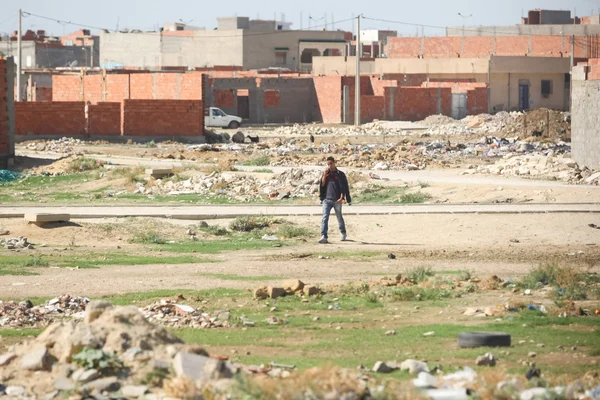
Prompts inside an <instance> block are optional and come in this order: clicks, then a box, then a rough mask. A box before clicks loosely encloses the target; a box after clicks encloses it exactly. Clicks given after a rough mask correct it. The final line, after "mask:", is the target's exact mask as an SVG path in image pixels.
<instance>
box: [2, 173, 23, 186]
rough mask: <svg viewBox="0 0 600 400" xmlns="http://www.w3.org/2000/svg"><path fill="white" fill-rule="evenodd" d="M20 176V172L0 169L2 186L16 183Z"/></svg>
mask: <svg viewBox="0 0 600 400" xmlns="http://www.w3.org/2000/svg"><path fill="white" fill-rule="evenodd" d="M19 176H20V175H19V173H18V172H15V171H9V170H7V169H0V184H3V183H10V182H13V181H16V180H17V179H19Z"/></svg>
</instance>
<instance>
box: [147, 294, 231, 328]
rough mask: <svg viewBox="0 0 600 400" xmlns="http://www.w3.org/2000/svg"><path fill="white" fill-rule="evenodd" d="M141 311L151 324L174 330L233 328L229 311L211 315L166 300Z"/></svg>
mask: <svg viewBox="0 0 600 400" xmlns="http://www.w3.org/2000/svg"><path fill="white" fill-rule="evenodd" d="M141 311H142V313H143V314H144V317H146V319H147V320H148V321H149V322H151V323H154V324H159V325H164V326H168V327H172V328H173V327H177V328H183V327H186V328H199V329H208V328H228V327H230V326H232V324H231V322H230V320H231V314H230V313H229V312H228V311H217V312H214V313H212V314H209V313H205V312H202V311H200V310H197V309H195V308H193V307H190V306H188V305H185V304H177V303H176V302H175V301H172V300H166V299H163V300H160V301H158V302H155V303H152V304H150V305H149V306H146V307H144V308H143V309H142V310H141Z"/></svg>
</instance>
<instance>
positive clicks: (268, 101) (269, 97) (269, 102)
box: [264, 90, 281, 108]
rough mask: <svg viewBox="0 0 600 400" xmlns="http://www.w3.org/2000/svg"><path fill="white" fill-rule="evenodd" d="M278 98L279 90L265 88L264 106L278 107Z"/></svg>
mask: <svg viewBox="0 0 600 400" xmlns="http://www.w3.org/2000/svg"><path fill="white" fill-rule="evenodd" d="M280 100H281V99H280V97H279V90H265V101H264V105H265V108H269V107H279V104H280Z"/></svg>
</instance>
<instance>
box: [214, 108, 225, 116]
mask: <svg viewBox="0 0 600 400" xmlns="http://www.w3.org/2000/svg"><path fill="white" fill-rule="evenodd" d="M225 115H227V114H225V113H224V112H223V111H221V110H219V109H218V108H215V109H214V110H213V117H224V116H225Z"/></svg>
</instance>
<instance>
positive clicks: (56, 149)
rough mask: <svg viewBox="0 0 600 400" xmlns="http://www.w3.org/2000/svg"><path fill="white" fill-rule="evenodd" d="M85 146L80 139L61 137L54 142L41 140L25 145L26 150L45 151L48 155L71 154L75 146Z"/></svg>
mask: <svg viewBox="0 0 600 400" xmlns="http://www.w3.org/2000/svg"><path fill="white" fill-rule="evenodd" d="M84 144H86V143H85V142H83V141H82V140H80V139H75V138H68V137H63V138H60V139H56V140H43V141H33V142H30V143H25V148H26V149H27V150H34V151H45V152H50V153H63V154H71V153H74V152H75V146H82V145H84Z"/></svg>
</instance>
